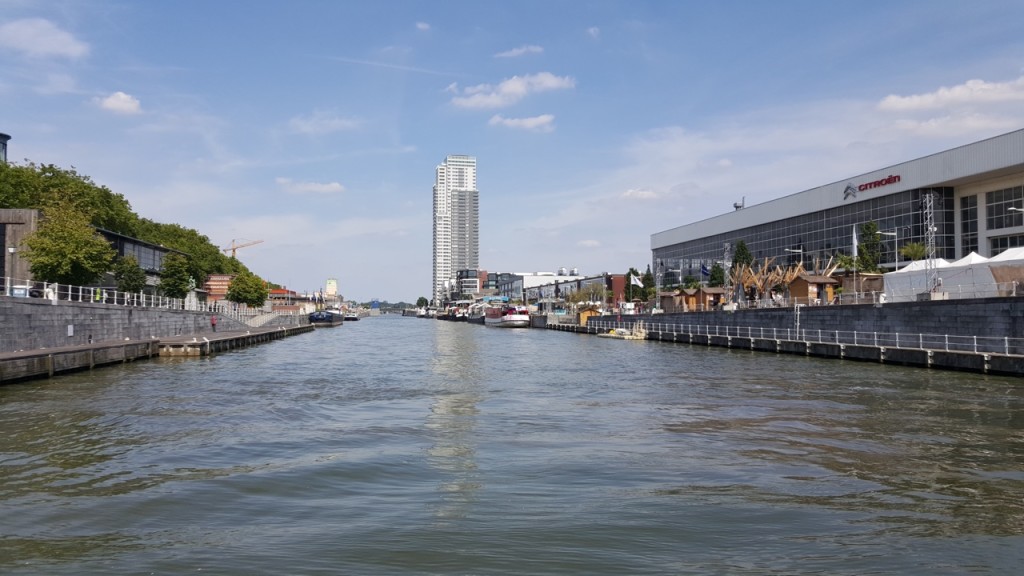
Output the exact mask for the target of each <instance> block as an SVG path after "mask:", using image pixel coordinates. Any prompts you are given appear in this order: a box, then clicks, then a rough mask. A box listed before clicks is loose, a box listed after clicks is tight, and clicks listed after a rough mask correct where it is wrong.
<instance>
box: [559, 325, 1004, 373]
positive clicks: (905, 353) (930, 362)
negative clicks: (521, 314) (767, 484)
mask: <svg viewBox="0 0 1024 576" xmlns="http://www.w3.org/2000/svg"><path fill="white" fill-rule="evenodd" d="M627 326H628V324H627ZM545 327H546V328H547V329H549V330H556V331H560V332H573V333H576V334H597V333H599V332H602V331H604V328H598V327H595V326H580V325H577V324H553V323H547V324H546V326H545ZM682 328H683V327H680V329H674V330H671V331H669V330H660V331H659V330H650V329H648V330H647V340H656V341H660V342H674V343H679V344H689V345H692V346H716V347H722V348H732V349H737V350H750V351H752V352H770V353H775V354H794V355H799V356H813V357H817V358H832V359H841V360H854V361H860V362H876V363H879V364H893V365H898V366H911V367H919V368H934V369H938V370H958V371H965V372H978V373H983V374H1001V375H1008V376H1024V355H1018V354H998V353H991V352H970V351H950V350H933V349H926V348H910V347H907V348H897V347H892V346H876V345H872V344H837V343H830V342H814V341H807V340H787V339H780V338H760V337H755V336H735V335H732V336H728V335H716V334H700V333H693V332H689V331H687V330H685V329H682Z"/></svg>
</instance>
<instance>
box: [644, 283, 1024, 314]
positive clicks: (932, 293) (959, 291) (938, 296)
mask: <svg viewBox="0 0 1024 576" xmlns="http://www.w3.org/2000/svg"><path fill="white" fill-rule="evenodd" d="M1019 295H1022V294H1021V291H1020V288H1019V283H1018V282H1017V281H1015V280H1013V281H1008V282H991V283H987V284H984V283H979V284H955V285H946V286H939V287H937V288H936V289H935V290H926V289H920V288H915V287H911V286H886V289H885V290H884V291H880V290H872V291H864V292H843V293H841V294H836V295H835V296H833V297H832V299H831V300H829V299H827V298H807V297H803V296H800V297H795V296H788V297H787V296H781V295H777V296H766V297H763V298H758V299H756V300H740V301H738V302H736V306H735V308H736V309H737V310H753V309H764V308H792V307H793V306H795V305H797V304H799V305H801V306H831V305H848V304H887V303H888V304H893V303H897V302H916V301H920V300H963V299H969V298H1009V297H1015V296H1019ZM663 304H664V305H663V307H662V309H661V311H662V312H667V313H678V312H706V311H712V310H722V309H723V308H724V306H726V305H728V304H729V303H727V302H720V303H719V304H714V305H702V304H698V305H697V306H694V307H684V306H682V305H676V304H671V303H667V302H666V303H663Z"/></svg>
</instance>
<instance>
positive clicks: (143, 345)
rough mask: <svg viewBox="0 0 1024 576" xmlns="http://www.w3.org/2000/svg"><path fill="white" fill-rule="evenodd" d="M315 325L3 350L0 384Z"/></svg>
mask: <svg viewBox="0 0 1024 576" xmlns="http://www.w3.org/2000/svg"><path fill="white" fill-rule="evenodd" d="M313 330H314V328H313V327H312V326H309V325H306V326H295V327H284V326H278V327H268V328H252V329H250V330H238V331H232V332H223V331H221V332H216V333H211V334H207V335H204V336H178V337H170V338H166V339H162V340H161V339H156V338H153V339H150V340H141V341H132V340H109V341H105V342H95V343H92V344H80V345H76V346H60V347H56V348H44V349H39V350H21V351H17V352H3V353H0V384H8V383H11V382H20V381H24V380H32V379H40V378H53V377H54V376H58V375H61V374H65V373H69V372H77V371H81V370H92V369H93V368H97V367H100V366H107V365H111V364H124V363H127V362H134V361H136V360H145V359H149V358H153V357H154V356H184V357H197V356H209V355H210V354H214V353H217V352H225V351H228V350H234V349H236V348H243V347H247V346H253V345H256V344H260V343H263V342H269V341H271V340H277V339H280V338H286V337H288V336H294V335H297V334H303V333H305V332H312V331H313Z"/></svg>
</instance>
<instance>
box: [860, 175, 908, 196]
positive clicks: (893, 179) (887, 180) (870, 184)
mask: <svg viewBox="0 0 1024 576" xmlns="http://www.w3.org/2000/svg"><path fill="white" fill-rule="evenodd" d="M899 181H900V177H899V175H894V174H891V175H889V176H888V177H886V178H882V179H881V180H875V181H874V182H866V183H864V184H861V185H860V186H857V190H858V191H859V192H863V191H865V190H871V189H872V188H881V187H882V186H888V185H889V184H895V183H897V182H899Z"/></svg>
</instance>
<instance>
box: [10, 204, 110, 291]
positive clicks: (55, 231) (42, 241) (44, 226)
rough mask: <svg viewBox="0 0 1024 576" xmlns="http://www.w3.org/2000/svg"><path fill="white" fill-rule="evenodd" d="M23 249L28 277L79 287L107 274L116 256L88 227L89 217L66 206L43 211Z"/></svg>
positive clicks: (100, 237)
mask: <svg viewBox="0 0 1024 576" xmlns="http://www.w3.org/2000/svg"><path fill="white" fill-rule="evenodd" d="M23 246H24V247H25V248H26V250H25V251H24V252H22V256H23V257H24V258H25V259H27V260H28V261H29V262H30V264H29V270H31V271H32V276H34V277H35V278H37V279H40V280H43V281H46V282H57V283H60V284H75V285H79V286H84V285H86V284H91V283H92V282H94V281H96V280H97V279H98V278H99V277H100V276H102V275H103V273H104V272H107V271H108V270H109V269H110V263H111V262H112V261H113V259H114V256H115V255H116V254H117V253H116V251H115V250H114V249H113V248H112V247H111V246H110V243H108V242H107V241H106V239H104V238H103V236H101V235H100V234H99V233H98V232H97V231H96V229H95V228H93V227H92V226H91V225H90V224H89V216H88V215H87V214H86V213H83V212H81V211H79V210H76V209H74V208H73V207H72V206H68V205H53V206H50V207H48V208H46V209H45V210H44V211H43V218H42V221H41V222H40V224H39V229H38V230H36V231H35V232H34V233H33V234H31V235H30V236H28V237H27V238H25V240H24V243H23Z"/></svg>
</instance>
